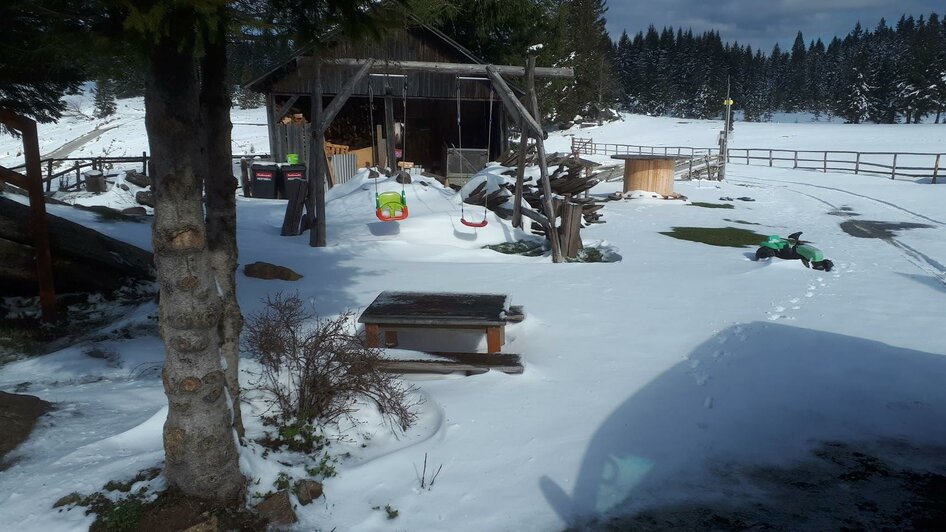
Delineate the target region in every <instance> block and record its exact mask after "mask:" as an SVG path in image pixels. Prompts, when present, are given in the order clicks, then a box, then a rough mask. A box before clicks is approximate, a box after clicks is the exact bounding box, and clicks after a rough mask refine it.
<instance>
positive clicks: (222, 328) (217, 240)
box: [200, 13, 245, 438]
mask: <svg viewBox="0 0 946 532" xmlns="http://www.w3.org/2000/svg"><path fill="white" fill-rule="evenodd" d="M210 31H211V38H210V39H208V42H206V43H205V44H204V56H203V58H202V59H201V63H200V74H201V75H200V79H201V87H200V109H201V118H202V122H203V135H204V142H203V147H204V150H205V152H204V157H203V161H204V163H205V164H206V171H205V174H204V179H205V182H204V187H205V189H206V195H207V248H208V250H209V252H210V268H211V270H212V271H213V276H214V281H215V282H216V284H217V286H218V288H219V290H220V294H219V295H220V299H221V302H222V309H223V315H222V316H221V317H220V322H219V323H218V324H217V345H218V346H219V349H220V357H221V358H222V359H223V361H224V362H225V364H226V366H225V367H224V374H225V376H226V381H227V391H228V392H229V394H228V395H229V400H230V404H231V407H232V409H233V427H234V428H235V429H236V431H237V435H239V436H240V437H241V438H242V437H243V435H244V433H245V430H244V428H243V414H242V412H241V409H240V369H239V368H240V333H241V332H242V331H243V314H242V313H241V312H240V303H239V302H238V301H237V298H236V270H237V257H238V250H237V241H236V187H237V180H236V178H235V177H234V176H233V157H232V155H233V153H232V150H233V148H232V145H231V143H230V132H231V129H232V128H233V125H232V124H231V123H230V91H229V90H228V89H227V44H226V39H225V36H226V31H227V17H226V16H225V14H223V13H221V14H220V16H219V17H218V18H217V19H216V27H215V28H211V29H210Z"/></svg>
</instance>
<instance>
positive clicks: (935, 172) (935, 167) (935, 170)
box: [930, 153, 942, 185]
mask: <svg viewBox="0 0 946 532" xmlns="http://www.w3.org/2000/svg"><path fill="white" fill-rule="evenodd" d="M940 155H942V154H939V153H937V154H936V162H935V163H934V164H933V179H932V180H931V181H930V183H931V184H933V185H935V184H936V176H938V175H939V157H940Z"/></svg>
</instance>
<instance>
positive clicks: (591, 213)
mask: <svg viewBox="0 0 946 532" xmlns="http://www.w3.org/2000/svg"><path fill="white" fill-rule="evenodd" d="M528 158H531V159H532V161H531V162H532V163H534V159H535V156H534V154H531V155H530V156H529V157H528ZM506 159H511V160H512V161H513V162H512V163H511V166H512V167H515V165H516V162H515V160H516V155H515V153H513V154H510V155H507V156H506V158H505V159H503V160H501V161H500V164H502V165H504V166H505V165H507V164H509V162H510V161H507V160H506ZM549 168H550V171H551V176H550V177H549V187H550V188H551V189H552V193H553V194H554V195H555V201H554V206H555V210H556V216H561V215H562V209H563V205H564V204H565V203H566V202H568V203H571V204H575V205H581V212H582V220H583V221H584V224H583V225H589V224H593V223H604V220H602V219H601V218H602V213H600V212H599V211H600V210H601V209H603V208H604V205H603V204H602V203H598V200H597V199H596V198H591V197H581V196H580V195H581V194H582V193H583V192H586V191H588V190H590V189H591V188H592V187H594V186H595V185H597V184H598V183H599V182H600V180H599V179H598V177H597V174H591V175H587V176H585V175H583V174H585V173H586V172H585V169H586V168H587V165H586V164H583V163H581V162H578V163H576V162H575V160H574V159H573V158H571V157H570V156H568V155H562V154H557V153H556V154H552V155H550V156H549ZM503 173H504V175H507V176H510V177H511V178H513V179H514V178H515V174H516V171H515V169H514V168H513V169H510V170H507V171H506V172H503ZM514 194H515V185H513V184H512V183H506V184H504V185H503V186H502V188H501V189H500V190H495V191H493V192H491V193H490V194H489V195H488V196H487V194H486V186H485V183H481V184H480V185H479V186H477V187H476V188H475V189H474V190H473V192H471V193H470V194H469V196H468V197H467V198H466V200H465V203H467V204H469V205H478V206H483V205H484V204H485V205H486V206H487V208H488V209H489V210H491V211H493V212H495V213H496V215H497V216H499V217H500V218H503V219H507V220H508V219H509V218H511V217H512V205H511V201H510V202H509V203H506V198H507V197H511V196H513V195H514ZM522 198H523V200H524V201H525V202H526V203H527V204H528V205H529V207H531V208H532V210H534V211H537V212H541V213H544V212H545V210H544V208H543V206H542V200H541V198H542V188H541V185H540V184H539V183H538V180H537V179H533V178H532V177H529V176H527V177H526V178H525V180H524V183H523V193H522ZM532 232H533V233H535V234H539V235H544V234H545V231H544V230H543V229H542V228H541V226H540V225H539V224H536V223H533V225H532Z"/></svg>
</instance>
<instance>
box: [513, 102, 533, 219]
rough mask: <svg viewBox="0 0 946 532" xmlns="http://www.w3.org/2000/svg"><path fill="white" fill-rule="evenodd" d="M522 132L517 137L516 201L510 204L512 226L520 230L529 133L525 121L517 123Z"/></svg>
mask: <svg viewBox="0 0 946 532" xmlns="http://www.w3.org/2000/svg"><path fill="white" fill-rule="evenodd" d="M519 128H520V129H521V131H522V135H521V137H519V158H518V160H517V161H516V199H515V202H514V203H513V204H512V226H513V227H518V228H520V229H522V189H523V186H524V184H525V175H526V150H528V149H529V132H528V130H527V129H526V122H525V120H520V121H519Z"/></svg>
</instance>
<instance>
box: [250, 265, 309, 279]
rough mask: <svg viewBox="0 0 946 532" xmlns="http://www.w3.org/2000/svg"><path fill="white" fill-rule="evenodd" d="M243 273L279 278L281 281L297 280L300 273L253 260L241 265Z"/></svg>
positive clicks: (263, 277)
mask: <svg viewBox="0 0 946 532" xmlns="http://www.w3.org/2000/svg"><path fill="white" fill-rule="evenodd" d="M243 275H246V276H247V277H255V278H257V279H267V280H271V279H279V280H281V281H298V280H299V279H302V275H299V274H298V273H296V272H294V271H293V270H291V269H289V268H287V267H285V266H279V265H276V264H270V263H268V262H254V263H253V264H247V265H246V266H244V267H243Z"/></svg>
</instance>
